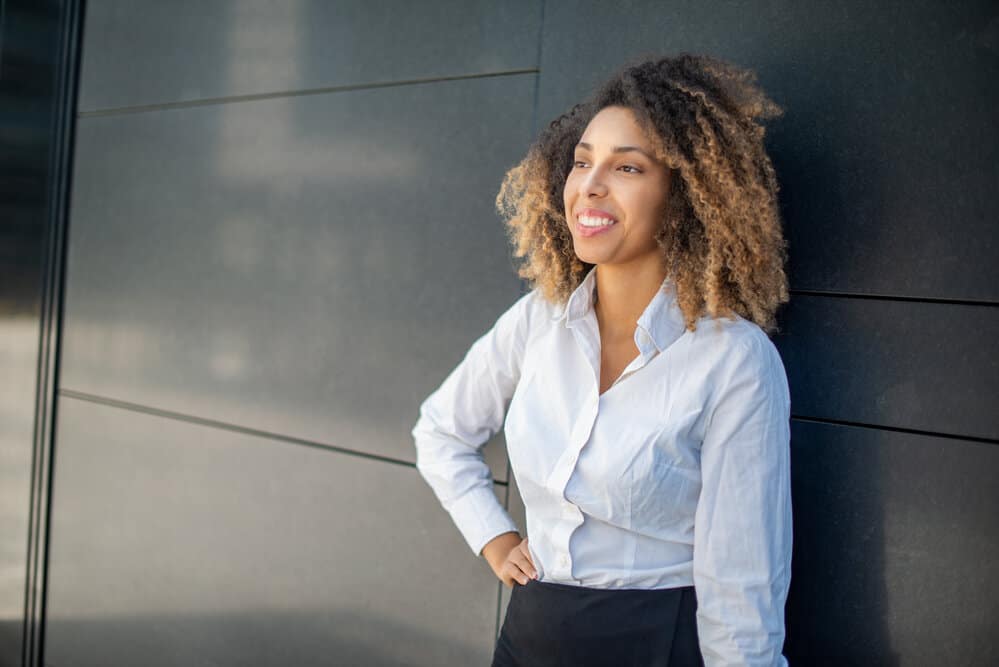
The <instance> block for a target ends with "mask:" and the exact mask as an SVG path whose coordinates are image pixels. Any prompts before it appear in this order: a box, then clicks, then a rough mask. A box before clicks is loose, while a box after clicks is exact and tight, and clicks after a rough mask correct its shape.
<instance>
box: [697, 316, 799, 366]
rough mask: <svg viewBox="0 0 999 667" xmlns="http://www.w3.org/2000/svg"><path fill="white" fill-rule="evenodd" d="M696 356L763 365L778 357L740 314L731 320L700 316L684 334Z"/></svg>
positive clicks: (766, 338)
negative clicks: (695, 325) (686, 334)
mask: <svg viewBox="0 0 999 667" xmlns="http://www.w3.org/2000/svg"><path fill="white" fill-rule="evenodd" d="M687 333H688V334H689V335H690V338H691V346H692V348H693V349H694V350H695V351H696V353H697V354H699V355H702V356H707V357H709V358H714V359H716V360H717V362H718V363H722V364H725V363H728V364H731V363H738V364H744V363H747V362H748V363H756V364H763V365H765V364H767V363H769V362H770V361H772V360H774V359H775V358H776V360H777V361H778V362H779V360H780V354H779V353H778V352H777V347H776V346H775V345H774V344H773V341H772V340H770V337H769V336H768V335H767V333H766V332H765V331H764V330H763V329H761V328H760V326H759V325H758V324H756V323H755V322H753V321H752V320H748V319H746V318H744V317H741V316H740V315H734V316H731V317H717V318H716V317H710V316H704V317H701V318H700V319H698V320H697V328H696V329H695V330H694V331H692V332H690V331H688V332H687Z"/></svg>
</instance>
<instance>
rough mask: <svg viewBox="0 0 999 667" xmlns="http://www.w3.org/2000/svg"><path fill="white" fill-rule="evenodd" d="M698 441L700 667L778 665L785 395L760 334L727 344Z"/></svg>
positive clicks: (786, 544) (787, 549)
mask: <svg viewBox="0 0 999 667" xmlns="http://www.w3.org/2000/svg"><path fill="white" fill-rule="evenodd" d="M729 361H730V362H731V363H729V364H726V369H725V372H724V373H723V376H722V377H720V378H719V385H720V386H721V390H720V392H719V394H718V398H717V400H716V402H715V404H714V409H713V412H712V414H711V416H710V417H709V422H708V425H707V430H706V432H705V437H704V441H703V444H702V447H701V480H702V486H701V495H700V498H699V500H698V505H697V510H696V512H695V518H694V564H693V567H694V586H695V589H696V592H697V599H698V608H697V630H698V635H699V640H700V643H701V652H702V654H703V655H704V661H705V664H706V665H707V666H708V667H717V666H720V665H740V666H757V665H759V666H761V667H762V666H764V665H766V666H767V667H771V666H783V665H787V661H786V660H785V659H784V657H783V656H782V655H781V649H782V647H783V643H784V603H785V601H786V599H787V592H788V587H789V584H790V579H791V541H792V534H791V531H792V525H791V490H790V425H789V419H790V397H789V393H788V388H787V376H786V374H785V372H784V367H783V364H782V363H781V360H780V356H779V355H778V354H777V351H776V349H775V348H774V347H773V345H772V343H770V342H769V340H767V339H765V338H764V337H763V336H759V337H754V338H752V339H750V340H749V341H743V342H741V343H740V344H739V346H738V347H737V348H736V349H734V350H733V352H732V355H731V356H730V358H729Z"/></svg>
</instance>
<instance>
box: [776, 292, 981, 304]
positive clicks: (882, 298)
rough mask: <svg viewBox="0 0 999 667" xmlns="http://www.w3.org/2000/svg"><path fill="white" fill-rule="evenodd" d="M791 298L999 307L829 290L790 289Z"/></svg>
mask: <svg viewBox="0 0 999 667" xmlns="http://www.w3.org/2000/svg"><path fill="white" fill-rule="evenodd" d="M788 292H789V293H790V294H791V296H826V297H833V298H836V299H868V300H872V301H910V302H913V303H939V304H948V305H955V306H991V307H993V308H994V307H996V306H999V302H997V301H982V300H976V299H946V298H942V297H932V296H899V295H897V294H862V293H858V292H833V291H828V290H810V289H789V290H788Z"/></svg>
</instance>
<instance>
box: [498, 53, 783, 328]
mask: <svg viewBox="0 0 999 667" xmlns="http://www.w3.org/2000/svg"><path fill="white" fill-rule="evenodd" d="M609 106H622V107H626V108H628V109H630V110H631V111H632V112H633V113H634V115H635V117H636V119H637V121H638V122H639V124H640V125H641V127H642V128H643V129H644V131H645V132H646V134H647V135H648V137H649V139H650V141H651V143H652V145H653V146H654V147H655V150H656V158H657V159H659V160H660V161H661V162H662V163H663V164H665V165H667V166H668V167H669V168H670V169H672V170H673V172H672V174H673V178H671V179H670V181H671V186H670V193H669V206H668V210H667V212H666V215H665V216H664V219H663V220H662V222H661V224H660V227H659V229H658V231H657V233H656V241H657V243H658V245H659V246H660V247H661V248H662V251H663V262H664V267H665V269H666V274H667V277H669V278H671V279H672V280H673V281H674V283H675V286H676V294H677V302H678V305H679V307H680V308H681V310H682V312H683V315H684V320H685V324H686V327H687V328H688V329H690V330H691V331H693V330H695V329H696V321H697V319H698V318H700V317H702V316H704V315H705V314H707V315H710V316H711V317H713V318H718V317H725V316H728V317H731V316H732V314H733V313H737V314H738V315H740V316H741V317H743V318H745V319H748V320H751V321H753V322H755V323H756V324H757V325H758V326H760V328H762V329H763V330H764V331H766V332H767V333H768V334H770V333H773V332H775V331H776V330H777V326H776V319H775V313H776V311H777V308H778V307H779V306H780V304H781V303H784V302H786V301H787V300H788V292H787V277H786V275H785V272H784V264H785V262H786V260H787V243H786V241H785V240H784V237H783V234H782V230H781V220H780V213H779V208H778V202H777V190H778V186H777V178H776V175H775V173H774V168H773V165H772V164H771V162H770V158H769V157H768V156H767V154H766V150H765V148H764V145H763V135H764V129H763V127H762V126H761V125H760V124H759V123H758V122H757V121H756V119H767V118H775V117H778V116H780V115H781V114H782V110H781V109H780V107H778V106H777V105H776V104H775V103H774V102H773V101H771V100H770V99H769V98H767V96H766V95H765V94H764V92H763V91H762V90H761V89H760V88H759V86H758V85H757V84H756V74H755V73H754V72H752V71H751V70H746V69H741V68H739V67H737V66H735V65H732V64H731V63H727V62H724V61H721V60H717V59H714V58H710V57H707V56H702V55H692V54H687V53H684V54H680V55H678V56H676V57H667V58H658V59H653V60H646V61H644V62H640V63H638V64H633V65H628V66H626V67H624V68H623V69H621V70H620V71H619V72H618V73H617V74H616V75H614V76H613V77H611V78H610V80H608V81H607V82H606V83H604V84H603V85H602V86H600V87H599V88H598V89H597V90H596V92H595V93H594V94H593V95H592V97H590V99H589V100H587V101H585V102H583V103H581V104H577V105H576V106H574V107H573V108H572V109H571V110H570V111H568V112H567V113H564V114H562V115H561V116H559V117H558V118H557V119H555V120H553V121H552V122H551V123H550V124H549V125H548V127H547V128H545V129H544V130H543V131H542V133H541V134H540V136H539V137H538V139H537V140H536V141H535V142H534V144H533V145H532V146H531V147H530V149H529V150H528V153H527V156H526V157H525V158H524V159H523V160H522V161H521V162H520V163H519V164H518V165H517V166H515V167H514V168H512V169H510V170H509V171H508V172H507V173H506V176H505V178H504V179H503V184H502V186H501V188H500V191H499V194H498V195H497V197H496V207H497V209H498V210H499V212H500V214H501V215H502V216H503V217H504V218H505V220H506V229H507V233H508V235H509V237H510V241H511V243H512V244H513V247H514V249H513V254H514V257H516V258H522V260H521V261H520V266H519V268H518V274H519V276H520V277H521V278H524V279H526V280H527V281H528V283H529V284H530V285H531V287H532V288H538V289H540V291H541V293H542V295H543V296H544V298H545V299H547V300H548V301H550V302H553V303H564V302H565V301H566V300H567V299H568V297H569V295H570V294H571V293H572V291H573V290H574V289H575V288H576V287H577V286H578V285H579V283H580V282H581V281H582V279H583V278H584V277H585V275H586V273H587V272H588V271H589V270H590V269H591V268H592V265H591V264H588V263H586V262H583V261H582V260H580V259H579V258H578V257H577V256H576V254H575V252H574V250H573V243H572V236H571V234H570V231H569V227H568V224H567V222H566V217H565V210H564V203H563V198H562V191H563V189H564V188H565V182H566V179H567V177H568V175H569V172H570V171H571V170H572V160H573V151H574V149H575V146H576V144H577V143H578V142H579V140H580V137H581V136H582V134H583V131H584V130H585V129H586V126H587V125H588V124H589V122H590V120H591V119H592V118H593V117H594V116H595V115H596V114H597V113H598V112H599V111H600V110H601V109H603V108H605V107H609ZM678 175H679V178H677V176H678Z"/></svg>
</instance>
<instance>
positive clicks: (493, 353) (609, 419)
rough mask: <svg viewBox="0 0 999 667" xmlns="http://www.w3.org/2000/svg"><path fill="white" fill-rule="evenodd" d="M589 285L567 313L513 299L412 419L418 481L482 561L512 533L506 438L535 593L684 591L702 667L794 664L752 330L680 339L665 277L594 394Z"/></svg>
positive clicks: (781, 433)
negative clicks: (502, 439) (488, 459)
mask: <svg viewBox="0 0 999 667" xmlns="http://www.w3.org/2000/svg"><path fill="white" fill-rule="evenodd" d="M595 278H596V273H595V269H592V270H591V271H590V272H589V274H588V275H587V276H586V278H585V279H584V280H583V282H582V283H581V284H580V285H579V287H578V288H577V289H576V290H575V291H574V292H573V293H572V295H571V296H570V298H569V300H568V301H567V303H566V304H565V305H564V307H563V306H559V305H555V304H552V303H549V302H548V301H546V300H545V299H544V298H543V297H542V296H541V294H540V292H538V291H537V290H534V291H531V292H530V293H528V294H526V295H524V296H522V297H521V298H520V299H518V300H517V301H516V303H514V304H513V306H511V307H510V308H509V309H508V310H507V311H506V312H505V313H503V315H501V316H500V318H499V319H498V320H497V321H496V323H495V325H494V326H493V327H492V328H491V329H490V330H489V331H488V332H486V334H485V335H483V336H482V337H481V338H479V339H478V340H477V341H475V343H474V344H473V345H472V347H471V349H469V351H468V353H467V354H466V356H465V357H464V359H463V360H462V362H461V363H460V364H459V365H458V366H457V367H456V368H455V369H454V370H453V371H452V372H451V374H450V375H449V376H448V377H447V378H446V379H445V380H444V382H443V383H442V384H441V386H440V387H439V388H438V389H437V390H436V391H435V392H434V393H433V394H431V395H430V397H429V398H427V399H426V401H425V402H424V403H423V405H422V406H421V408H420V418H419V421H418V422H417V424H416V426H415V427H414V428H413V431H412V434H413V437H414V440H415V443H416V448H417V467H418V469H419V471H420V473H421V474H422V475H423V477H424V478H425V479H426V480H427V482H428V483H429V484H430V486H431V487H432V488H433V490H434V492H435V494H436V495H437V497H438V499H439V500H440V501H441V503H442V504H443V506H444V507H445V509H447V510H448V511H449V512H450V514H451V516H452V518H453V519H454V522H455V524H456V525H457V526H458V529H459V530H460V531H461V533H462V535H463V536H464V538H465V540H466V541H467V542H468V544H469V546H470V547H471V548H472V550H473V551H474V552H475V553H476V554H478V553H480V552H481V550H482V547H483V546H485V544H486V543H487V542H489V541H490V540H491V539H492V538H494V537H496V536H497V535H499V534H501V533H504V532H507V531H512V530H517V526H516V525H515V524H514V522H513V521H512V520H511V518H510V516H509V514H508V513H507V512H506V511H505V510H504V508H503V507H502V505H500V503H499V502H498V501H497V499H496V496H495V495H494V493H493V490H492V477H491V474H490V472H489V468H488V467H487V466H486V464H485V462H484V461H483V459H482V456H481V453H480V450H481V447H482V445H483V444H484V443H485V442H486V441H487V440H489V438H490V437H492V435H493V434H494V433H496V432H497V431H498V430H499V429H500V428H501V427H504V419H505V435H506V443H507V451H508V454H509V457H510V465H511V468H512V470H513V473H514V477H515V479H516V481H517V484H518V486H519V487H520V492H521V497H522V498H523V501H524V506H525V509H526V516H527V536H528V537H529V542H528V546H529V549H530V551H531V556H532V559H533V560H534V563H535V565H536V566H537V568H538V571H539V580H541V581H552V582H558V583H563V584H570V585H580V586H588V587H593V588H645V589H651V588H674V587H678V586H689V585H691V584H693V585H694V586H695V590H696V593H697V601H698V608H697V629H698V635H699V639H700V643H701V652H702V654H703V656H704V659H705V662H706V664H707V665H786V664H787V663H786V661H785V660H784V658H783V657H782V656H781V647H782V645H783V641H784V602H785V600H786V597H787V591H788V585H789V583H790V577H791V494H790V453H789V444H790V442H789V441H790V431H789V418H790V397H789V393H788V386H787V376H786V374H785V371H784V366H783V364H782V362H781V359H780V356H779V354H778V353H777V350H776V348H775V347H774V346H773V343H771V341H770V339H769V338H768V337H767V335H766V334H765V333H764V332H763V330H762V329H760V328H759V327H758V326H757V325H755V324H753V323H752V322H750V321H748V320H745V319H742V318H738V317H737V318H735V319H727V318H725V319H718V320H714V319H711V318H708V317H705V318H701V319H700V320H699V321H698V325H697V330H696V331H687V330H686V329H685V327H684V321H683V314H682V312H681V311H680V308H679V306H678V304H677V302H676V298H675V289H674V286H673V284H672V283H671V282H670V281H669V280H668V279H667V280H666V281H664V282H663V284H662V287H661V289H660V290H659V292H658V293H657V294H656V296H655V297H653V299H652V301H651V302H650V303H649V305H648V306H647V307H646V309H645V311H644V312H643V314H642V316H641V317H640V318H639V320H638V323H637V324H638V326H637V328H636V330H635V345H636V346H637V347H638V350H639V354H638V356H637V357H635V359H634V360H633V361H632V362H631V363H630V364H629V365H628V366H627V367H626V368H625V370H624V371H623V373H622V374H621V376H620V377H618V378H617V379H616V380H615V382H614V384H613V385H612V386H611V387H610V388H609V389H607V390H606V391H605V392H604V393H603V394H602V395H601V394H599V389H598V387H599V376H600V333H599V328H598V324H597V319H596V315H595V313H594V310H593V297H594V288H595V285H596V282H595Z"/></svg>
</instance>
